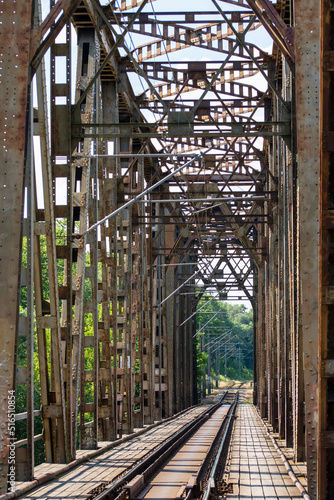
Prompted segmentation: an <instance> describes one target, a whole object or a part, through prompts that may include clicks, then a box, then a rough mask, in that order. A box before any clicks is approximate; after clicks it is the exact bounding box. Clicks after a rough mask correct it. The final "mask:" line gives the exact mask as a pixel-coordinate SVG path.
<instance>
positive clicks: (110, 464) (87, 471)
mask: <svg viewBox="0 0 334 500" xmlns="http://www.w3.org/2000/svg"><path fill="white" fill-rule="evenodd" d="M207 408H208V407H207V406H199V407H196V408H192V409H191V410H189V411H187V412H185V413H183V414H182V415H180V416H178V417H176V418H175V419H172V420H169V421H167V422H165V423H162V424H161V425H159V426H157V427H154V428H152V429H150V430H148V431H147V432H145V433H144V434H141V435H139V436H137V437H134V438H133V439H131V440H130V441H127V442H125V443H122V444H120V445H118V446H116V447H115V448H112V449H110V450H108V451H106V452H105V453H102V454H101V455H99V456H97V457H94V458H92V459H90V460H88V461H87V462H84V463H82V464H80V465H79V466H77V467H75V468H74V469H72V470H70V471H69V472H67V473H65V474H63V475H61V476H59V477H57V478H56V479H54V480H52V481H50V482H48V483H46V484H44V485H41V486H39V487H37V488H34V489H33V490H31V491H30V492H28V493H24V494H23V495H22V496H19V498H20V499H21V500H28V499H29V500H32V499H35V500H47V499H58V500H59V499H65V498H68V499H69V498H71V499H84V498H85V499H87V498H89V497H90V494H91V492H92V490H93V489H95V488H98V487H100V486H101V484H103V483H110V482H111V481H113V480H114V479H115V478H116V477H117V476H118V475H119V474H121V473H122V472H124V471H125V469H127V468H128V467H131V466H132V465H134V464H135V462H137V461H138V460H139V459H141V458H143V457H144V456H145V455H147V454H148V453H150V451H152V450H153V449H154V448H155V447H156V446H159V445H160V444H161V443H162V442H163V441H165V440H166V439H168V438H169V437H170V436H172V435H173V434H175V433H176V432H177V431H179V430H180V429H181V428H182V427H183V426H184V425H186V424H187V423H188V422H190V421H191V420H193V419H194V418H196V417H197V416H198V415H200V414H201V413H203V412H204V411H205V410H206V409H207ZM48 466H49V467H50V469H52V468H53V464H42V466H40V467H41V469H43V472H44V473H45V472H49V471H48V470H47V469H48ZM26 484H27V483H21V484H18V485H17V490H19V489H20V487H21V488H22V487H23V486H25V485H26ZM17 493H18V491H17Z"/></svg>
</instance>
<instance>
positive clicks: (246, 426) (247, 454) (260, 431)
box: [226, 404, 302, 500]
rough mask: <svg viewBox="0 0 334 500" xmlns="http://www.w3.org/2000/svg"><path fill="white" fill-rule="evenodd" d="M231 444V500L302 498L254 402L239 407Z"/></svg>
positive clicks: (286, 499)
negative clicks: (267, 432)
mask: <svg viewBox="0 0 334 500" xmlns="http://www.w3.org/2000/svg"><path fill="white" fill-rule="evenodd" d="M236 415H237V418H236V420H235V422H234V429H233V435H232V440H231V446H230V460H229V466H230V471H229V477H228V482H229V483H232V484H233V493H228V494H227V497H226V498H227V499H229V500H232V499H233V500H240V499H246V498H247V499H254V500H255V499H256V500H261V499H266V500H278V499H279V500H283V499H284V500H300V499H301V498H302V495H301V493H300V492H299V491H298V489H297V488H296V486H295V485H294V483H293V481H292V480H291V479H290V476H289V475H288V473H287V471H286V468H285V466H284V465H283V462H282V460H281V458H280V456H279V454H278V453H277V451H276V450H275V448H274V446H273V443H272V441H271V439H270V438H269V437H268V435H267V434H266V431H265V428H264V426H263V424H262V422H261V421H260V419H259V417H258V415H257V412H256V409H255V407H254V406H253V405H250V404H247V405H240V406H239V407H238V409H237V413H236Z"/></svg>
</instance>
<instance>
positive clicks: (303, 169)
mask: <svg viewBox="0 0 334 500" xmlns="http://www.w3.org/2000/svg"><path fill="white" fill-rule="evenodd" d="M294 24H295V41H296V42H295V44H296V47H295V52H296V66H295V75H296V114H297V147H298V192H299V197H298V204H299V208H300V212H299V215H300V220H299V228H300V233H299V236H300V286H301V289H300V292H301V294H300V303H301V308H300V314H301V315H302V328H300V333H301V335H302V342H303V355H304V359H303V366H304V381H305V412H306V415H305V438H306V459H307V479H308V491H309V493H310V495H311V497H312V499H315V498H317V491H319V487H320V486H318V483H317V474H318V473H320V470H319V468H318V467H319V463H318V445H319V442H318V421H319V420H318V419H319V399H318V398H319V393H318V389H319V386H318V364H317V359H318V343H319V333H318V332H319V330H318V328H319V306H318V302H319V298H318V297H319V293H318V292H319V172H320V170H319V168H320V164H319V156H320V150H319V121H318V116H319V94H320V85H319V83H320V82H319V71H320V2H310V1H308V0H295V1H294ZM322 498H324V497H322Z"/></svg>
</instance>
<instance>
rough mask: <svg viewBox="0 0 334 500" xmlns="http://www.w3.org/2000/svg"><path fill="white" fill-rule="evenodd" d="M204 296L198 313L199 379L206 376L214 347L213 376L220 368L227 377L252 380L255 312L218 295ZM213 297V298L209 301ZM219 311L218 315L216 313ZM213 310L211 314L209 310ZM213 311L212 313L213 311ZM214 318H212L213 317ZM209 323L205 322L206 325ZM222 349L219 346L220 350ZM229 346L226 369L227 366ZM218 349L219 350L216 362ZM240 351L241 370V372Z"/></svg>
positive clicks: (212, 359) (197, 347) (212, 357)
mask: <svg viewBox="0 0 334 500" xmlns="http://www.w3.org/2000/svg"><path fill="white" fill-rule="evenodd" d="M210 299H212V297H211V296H210V295H208V296H206V297H204V298H203V299H202V300H201V301H200V303H199V304H198V309H200V308H201V307H202V306H204V304H207V305H206V306H205V307H203V309H201V311H200V312H198V313H197V315H196V321H197V324H196V327H197V329H196V331H197V332H199V331H200V330H201V329H202V331H201V332H200V333H199V334H198V335H197V337H196V340H197V343H196V350H197V366H198V382H200V381H201V378H202V376H203V365H205V364H207V360H208V356H209V355H208V353H209V351H210V350H211V355H212V356H211V371H212V376H214V374H215V373H216V372H217V371H218V372H219V373H220V374H224V373H226V376H227V378H230V379H239V375H241V377H240V378H241V380H249V379H252V378H253V312H252V311H248V310H247V308H246V307H245V306H244V305H243V304H241V305H239V304H238V305H232V304H230V303H227V302H222V301H219V300H216V299H213V300H210ZM209 300H210V302H209ZM217 312H218V314H217V315H216V316H215V313H217ZM208 313H210V314H208ZM211 313H212V314H211ZM211 318H212V319H211ZM205 325H206V326H205ZM218 349H219V350H218ZM225 349H226V370H225ZM217 350H218V352H219V354H220V359H219V364H218V365H217V366H216V362H217ZM239 352H240V372H241V373H240V374H239Z"/></svg>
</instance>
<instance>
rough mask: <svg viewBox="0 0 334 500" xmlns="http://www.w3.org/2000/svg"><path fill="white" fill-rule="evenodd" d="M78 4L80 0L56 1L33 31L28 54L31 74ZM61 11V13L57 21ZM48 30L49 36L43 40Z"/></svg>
mask: <svg viewBox="0 0 334 500" xmlns="http://www.w3.org/2000/svg"><path fill="white" fill-rule="evenodd" d="M80 2H81V0H58V2H57V3H56V4H54V5H53V7H52V8H51V10H50V12H49V14H48V15H47V16H46V18H45V19H44V21H43V22H42V24H41V25H40V26H39V27H38V28H36V29H34V31H33V35H32V46H31V52H30V54H31V61H30V64H31V67H32V72H33V73H35V72H36V70H37V68H38V66H39V64H40V63H41V61H42V59H43V57H44V56H45V54H46V52H47V50H48V49H49V48H50V47H51V45H52V44H53V43H54V42H55V40H56V38H57V36H58V35H59V33H60V32H61V30H62V29H63V28H64V26H65V24H66V23H67V22H68V21H69V19H70V18H71V16H72V14H73V12H75V10H76V9H77V7H78V5H79V4H80ZM61 11H63V12H62V14H61V16H60V17H59V19H58V20H57V17H58V16H59V14H60V13H61ZM48 30H50V32H49V34H48V35H47V36H46V37H45V38H44V40H43V37H44V36H45V34H46V33H47V31H48Z"/></svg>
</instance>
